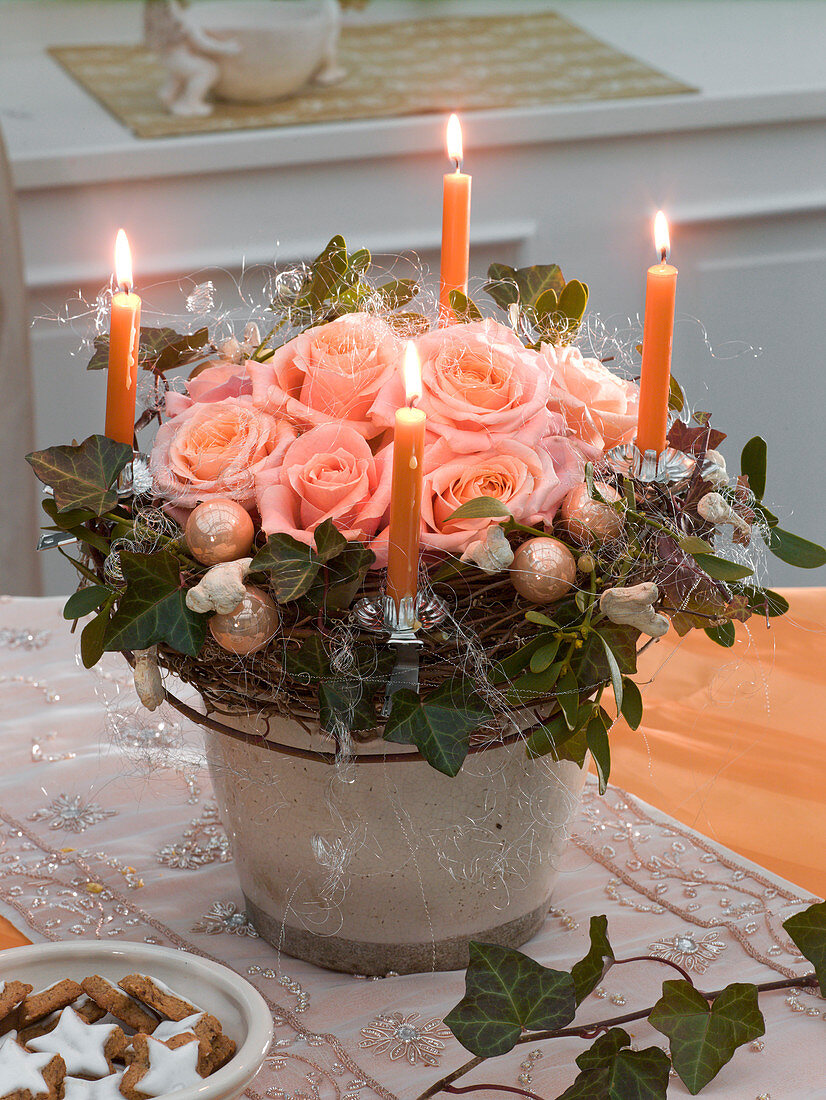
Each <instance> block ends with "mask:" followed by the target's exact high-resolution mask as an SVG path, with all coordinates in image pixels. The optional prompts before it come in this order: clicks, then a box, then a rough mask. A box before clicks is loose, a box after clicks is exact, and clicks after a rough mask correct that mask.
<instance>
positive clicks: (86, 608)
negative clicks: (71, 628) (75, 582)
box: [63, 584, 112, 620]
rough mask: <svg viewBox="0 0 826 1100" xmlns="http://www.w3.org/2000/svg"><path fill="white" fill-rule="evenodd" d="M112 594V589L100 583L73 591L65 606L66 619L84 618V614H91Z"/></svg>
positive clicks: (64, 614)
mask: <svg viewBox="0 0 826 1100" xmlns="http://www.w3.org/2000/svg"><path fill="white" fill-rule="evenodd" d="M111 595H112V590H111V589H109V588H104V586H103V585H100V584H90V585H89V586H88V587H87V588H79V589H78V590H77V592H73V593H72V594H71V596H70V597H69V598H68V600H67V601H66V606H65V607H64V608H63V618H64V619H69V620H72V619H82V618H83V616H84V615H89V614H91V612H92V611H96V610H97V608H99V607H100V605H101V604H102V603H103V601H104V600H105V599H107V598H108V597H109V596H111Z"/></svg>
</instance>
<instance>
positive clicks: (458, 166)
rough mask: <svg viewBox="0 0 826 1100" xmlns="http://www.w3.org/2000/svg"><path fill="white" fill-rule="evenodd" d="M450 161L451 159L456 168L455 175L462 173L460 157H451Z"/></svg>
mask: <svg viewBox="0 0 826 1100" xmlns="http://www.w3.org/2000/svg"><path fill="white" fill-rule="evenodd" d="M451 159H452V161H453V163H454V165H455V166H456V174H457V175H458V174H459V173H460V172H461V171H462V161H461V158H460V157H452V158H451Z"/></svg>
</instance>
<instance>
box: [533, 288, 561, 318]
mask: <svg viewBox="0 0 826 1100" xmlns="http://www.w3.org/2000/svg"><path fill="white" fill-rule="evenodd" d="M533 308H534V315H535V316H536V323H537V324H538V325H539V327H540V328H542V327H544V326H546V325H548V324H549V323H550V322H551V320H552V318H553V316H554V314H555V313H556V311H557V310H558V309H559V297H558V295H557V293H556V291H555V290H552V289H551V288H550V287H549V288H548V289H547V290H543V292H542V293H541V294H540V295H539V297H538V298H537V299H536V304H535V305H534V307H533Z"/></svg>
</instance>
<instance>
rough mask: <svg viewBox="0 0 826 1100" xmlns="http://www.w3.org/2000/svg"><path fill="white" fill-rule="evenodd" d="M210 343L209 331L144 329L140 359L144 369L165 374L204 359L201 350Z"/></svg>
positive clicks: (206, 329)
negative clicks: (180, 331) (184, 331)
mask: <svg viewBox="0 0 826 1100" xmlns="http://www.w3.org/2000/svg"><path fill="white" fill-rule="evenodd" d="M208 343H209V329H208V328H199V329H198V330H197V332H191V333H179V332H175V330H174V329H171V328H142V329H141V337H140V349H139V353H138V359H139V361H140V363H142V364H143V366H144V368H151V369H152V370H154V371H155V372H156V373H157V374H165V373H166V372H167V371H170V370H175V369H176V368H178V367H182V366H184V365H185V364H186V363H191V362H193V361H194V360H195V359H199V358H203V356H202V355H201V354H200V353H201V350H202V349H203V348H204V347H205V346H206V345H207V344H208Z"/></svg>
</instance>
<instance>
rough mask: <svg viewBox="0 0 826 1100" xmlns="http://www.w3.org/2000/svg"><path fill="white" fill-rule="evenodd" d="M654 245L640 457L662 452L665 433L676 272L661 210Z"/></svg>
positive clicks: (647, 290) (648, 283) (644, 348)
mask: <svg viewBox="0 0 826 1100" xmlns="http://www.w3.org/2000/svg"><path fill="white" fill-rule="evenodd" d="M654 241H655V243H656V247H657V251H658V252H659V254H660V263H658V264H654V266H653V267H649V269H648V277H647V280H646V286H645V324H644V326H643V333H642V372H641V375H640V411H639V417H638V420H637V449H638V450H640V451H642V452H643V454H644V453H645V452H646V451H656V452H657V454H660V452H661V451H664V450H665V443H666V440H665V435H666V431H667V429H668V393H669V386H670V382H671V345H672V343H673V340H674V300H675V297H676V293H677V268H676V267H672V266H671V264H669V263H666V260H667V259H668V250H669V243H670V242H669V236H668V222H667V221H666V218H665V214H663V212H662V210H660V211H658V213H657V217H656V218H655V219H654Z"/></svg>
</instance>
